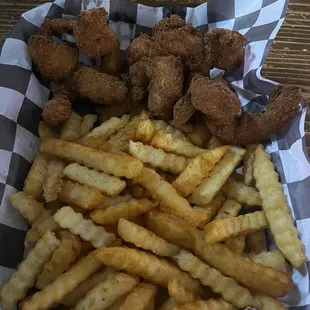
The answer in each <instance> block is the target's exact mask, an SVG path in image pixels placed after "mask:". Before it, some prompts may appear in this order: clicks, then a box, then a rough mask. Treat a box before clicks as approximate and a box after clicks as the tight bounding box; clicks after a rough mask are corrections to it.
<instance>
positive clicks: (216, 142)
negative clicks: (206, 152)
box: [207, 136, 223, 149]
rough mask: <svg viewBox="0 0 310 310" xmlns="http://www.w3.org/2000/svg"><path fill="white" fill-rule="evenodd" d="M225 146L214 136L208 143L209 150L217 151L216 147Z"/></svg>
mask: <svg viewBox="0 0 310 310" xmlns="http://www.w3.org/2000/svg"><path fill="white" fill-rule="evenodd" d="M222 145H223V144H222V143H221V142H220V141H219V140H218V139H217V138H216V137H215V136H212V137H211V138H210V140H209V141H208V145H207V148H208V149H215V148H216V147H219V146H222Z"/></svg>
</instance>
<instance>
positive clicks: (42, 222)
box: [24, 210, 60, 247]
mask: <svg viewBox="0 0 310 310" xmlns="http://www.w3.org/2000/svg"><path fill="white" fill-rule="evenodd" d="M59 229H60V226H59V225H58V224H57V223H56V222H55V220H54V218H53V216H52V213H51V211H50V210H46V211H44V212H43V213H42V214H41V216H40V217H39V218H37V220H36V221H35V222H34V223H33V225H32V227H31V228H30V229H29V230H28V231H27V234H26V237H25V241H24V243H25V246H26V247H27V246H28V245H29V243H33V242H37V241H38V240H39V239H40V238H41V237H42V236H43V235H44V234H45V233H46V232H47V231H57V230H59Z"/></svg>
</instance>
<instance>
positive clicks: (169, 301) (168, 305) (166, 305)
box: [159, 297, 177, 310]
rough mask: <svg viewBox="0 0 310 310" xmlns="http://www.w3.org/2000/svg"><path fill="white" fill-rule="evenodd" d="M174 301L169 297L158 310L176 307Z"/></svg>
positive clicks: (169, 309)
mask: <svg viewBox="0 0 310 310" xmlns="http://www.w3.org/2000/svg"><path fill="white" fill-rule="evenodd" d="M176 305H177V304H176V302H175V300H174V299H173V298H172V297H169V298H168V299H167V300H166V301H165V302H164V303H163V304H162V305H161V307H160V308H159V310H173V309H174V307H176Z"/></svg>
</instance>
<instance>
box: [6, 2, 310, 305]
mask: <svg viewBox="0 0 310 310" xmlns="http://www.w3.org/2000/svg"><path fill="white" fill-rule="evenodd" d="M287 5H288V0H252V1H248V0H217V1H210V2H209V3H205V4H202V5H200V6H197V7H196V8H186V7H177V6H174V7H164V8H163V7H157V8H153V7H148V6H144V5H140V4H134V3H131V2H128V1H127V0H111V1H109V0H100V1H99V0H98V1H95V0H93V1H91V0H84V1H81V0H71V1H69V0H67V1H64V0H56V1H55V2H53V3H51V2H50V3H45V4H43V5H40V6H38V7H37V8H34V9H32V10H30V11H28V12H25V13H24V14H23V15H22V16H21V18H20V20H19V21H18V22H17V24H16V26H15V27H14V28H13V29H12V30H11V32H10V34H9V35H8V38H7V39H6V40H5V42H4V44H3V46H2V49H1V56H0V162H1V165H0V202H1V205H0V286H1V285H2V284H3V283H5V282H7V281H8V279H9V278H10V276H11V275H12V273H13V272H14V270H15V268H16V266H17V264H18V263H19V262H20V261H21V260H22V259H23V253H24V246H23V241H24V237H25V233H26V230H27V222H26V220H25V219H24V218H23V217H22V216H21V215H20V214H19V212H18V211H17V210H15V209H14V208H13V207H12V206H11V205H10V202H9V199H8V198H9V196H10V195H11V194H13V193H15V192H16V191H20V190H22V188H23V182H24V180H25V178H26V176H27V173H28V171H29V169H30V166H31V162H32V160H33V158H34V156H35V154H36V152H37V149H38V145H39V138H38V125H39V121H40V120H41V111H42V106H43V105H44V104H45V103H46V102H47V100H48V99H49V96H50V83H49V82H48V81H46V80H43V79H42V78H41V77H40V75H39V74H38V72H37V71H36V68H35V67H34V66H33V64H32V62H31V59H30V56H29V54H28V49H27V42H28V39H29V37H30V36H31V35H32V34H35V33H36V32H37V31H38V28H39V26H40V25H41V24H42V22H43V21H44V19H45V18H56V17H64V18H68V19H71V18H74V16H76V15H77V14H78V13H79V12H80V10H85V9H89V8H93V7H104V8H105V9H106V10H107V12H109V26H110V27H111V28H112V29H113V30H114V31H115V33H116V34H117V36H118V38H119V39H120V41H121V50H122V52H123V54H124V51H125V49H126V48H127V46H128V45H129V44H130V41H131V40H133V39H134V38H135V37H137V36H139V35H140V33H142V32H144V33H147V34H151V28H152V26H153V25H154V24H156V23H157V22H158V21H159V20H161V19H162V18H164V17H167V16H169V14H178V15H180V16H181V17H182V18H184V19H185V20H186V22H188V23H193V25H194V26H195V27H197V28H198V29H199V30H201V32H202V33H205V32H207V31H208V30H211V29H213V28H217V27H218V28H227V29H233V30H237V31H239V32H240V33H241V34H243V35H244V36H245V38H246V43H245V53H244V60H243V64H242V65H241V66H240V68H238V69H237V70H236V71H235V72H233V73H230V74H228V73H225V74H224V77H225V79H226V80H227V81H228V82H229V83H230V84H231V86H232V87H233V88H234V89H235V91H236V93H237V95H238V97H239V99H240V101H241V104H242V107H243V109H244V110H248V111H251V112H261V111H262V110H263V109H264V107H265V105H266V99H267V94H268V93H269V91H270V89H271V87H272V86H273V85H274V84H275V83H274V82H272V81H270V80H266V79H264V78H263V77H262V76H261V74H260V72H261V68H262V65H263V63H264V61H265V59H266V56H267V53H268V50H269V48H270V46H271V43H272V40H273V39H274V38H275V36H276V34H277V32H278V30H279V28H280V27H281V25H282V22H283V20H284V17H285V13H286V9H287ZM55 39H56V40H57V39H59V38H55ZM62 39H64V40H67V41H69V42H72V44H74V38H73V37H72V36H68V35H64V36H63V37H62ZM80 61H82V62H84V63H86V64H92V60H91V59H89V58H88V57H86V56H85V55H84V54H82V53H80ZM219 73H221V74H222V73H223V72H221V71H220V70H217V69H214V70H213V71H212V75H217V74H219ZM301 105H302V111H301V112H300V113H299V114H298V115H297V116H296V117H295V118H294V119H293V120H292V121H291V122H290V123H288V124H286V125H285V126H284V128H283V129H282V130H281V132H279V133H278V134H276V135H273V136H272V137H271V138H270V140H268V141H264V145H265V146H266V150H267V151H268V152H269V153H271V155H272V159H273V162H274V163H275V165H276V169H277V172H278V173H279V175H280V178H281V182H282V184H283V189H284V192H285V194H286V196H287V199H288V202H289V205H290V207H291V209H292V214H293V216H294V218H295V219H296V225H297V228H298V230H299V231H300V237H301V240H302V242H303V244H304V245H305V252H306V254H307V256H308V257H310V238H309V236H310V208H309V205H308V203H309V201H310V191H309V189H310V166H309V160H308V156H307V153H306V148H305V131H304V122H305V115H306V105H305V104H304V103H301ZM272 246H273V245H272V244H269V247H272ZM292 277H293V281H294V288H293V290H292V291H291V293H290V294H289V295H288V296H287V297H285V298H283V299H282V301H283V303H284V304H285V305H286V306H289V307H291V308H290V309H297V308H298V309H310V306H309V307H307V305H310V294H309V262H308V261H307V262H306V263H305V264H304V266H302V267H301V268H300V269H298V270H296V269H295V270H294V271H293V274H292Z"/></svg>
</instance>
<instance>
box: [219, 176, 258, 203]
mask: <svg viewBox="0 0 310 310" xmlns="http://www.w3.org/2000/svg"><path fill="white" fill-rule="evenodd" d="M222 190H223V192H224V194H225V195H226V196H227V197H229V198H232V199H235V200H237V201H238V202H240V203H243V204H247V205H249V206H261V205H262V200H261V198H260V196H259V192H258V191H257V190H256V189H255V188H254V187H250V186H246V185H245V184H244V183H242V182H238V181H236V180H234V179H233V178H228V180H227V182H226V183H225V185H224V186H223V188H222Z"/></svg>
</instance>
